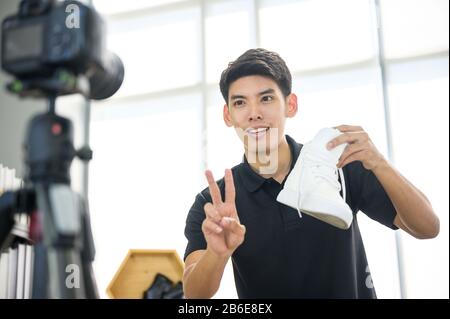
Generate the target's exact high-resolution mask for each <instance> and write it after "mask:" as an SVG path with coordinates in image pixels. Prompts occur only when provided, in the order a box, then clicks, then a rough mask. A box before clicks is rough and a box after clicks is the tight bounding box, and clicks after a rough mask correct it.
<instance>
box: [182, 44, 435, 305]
mask: <svg viewBox="0 0 450 319" xmlns="http://www.w3.org/2000/svg"><path fill="white" fill-rule="evenodd" d="M291 82H292V81H291V74H290V72H289V70H288V68H287V66H286V64H285V62H284V61H283V60H282V59H281V58H280V57H279V56H278V55H277V54H276V53H273V52H269V51H266V50H264V49H252V50H249V51H247V52H245V53H244V54H243V55H242V56H240V57H239V58H238V59H237V60H236V61H234V62H232V63H230V64H229V66H228V68H227V69H226V70H225V71H224V72H223V73H222V78H221V81H220V89H221V92H222V95H223V97H224V99H225V101H226V104H225V105H224V108H223V117H224V121H225V124H226V125H227V126H229V127H234V128H235V129H236V131H237V132H238V134H239V135H240V136H241V137H242V139H243V141H244V152H245V157H244V160H243V162H242V163H240V164H239V165H237V166H235V167H233V168H232V169H231V170H226V172H225V177H224V178H223V179H221V180H219V181H218V182H217V183H216V182H215V180H214V178H213V176H212V174H211V172H210V171H207V172H206V178H207V181H208V184H209V187H208V188H207V189H204V190H203V191H202V192H201V193H199V194H198V195H197V197H196V199H195V202H194V204H193V206H192V208H191V209H190V211H189V214H188V216H187V221H186V228H185V235H186V237H187V239H188V245H187V248H186V252H185V256H184V258H185V265H186V268H185V272H184V278H183V282H184V292H185V296H186V298H210V297H212V296H213V295H214V294H215V293H216V292H217V290H218V288H219V285H220V281H221V278H222V274H223V271H224V268H225V265H226V263H227V261H228V260H229V258H230V257H231V259H232V262H233V270H234V277H235V283H236V288H237V293H238V296H239V297H240V298H376V294H375V290H374V288H373V286H372V285H370V284H369V285H368V284H367V280H366V279H367V278H368V276H369V275H370V273H369V272H368V269H369V268H368V265H367V260H366V255H365V251H364V246H363V242H362V239H361V235H360V232H359V228H358V223H357V220H356V216H355V215H356V213H357V212H358V211H359V210H360V211H362V212H364V213H365V214H367V215H368V216H369V217H371V218H372V219H374V220H376V221H378V222H380V223H382V224H383V225H385V226H387V227H390V228H392V229H398V228H400V229H402V230H404V231H406V232H407V233H409V234H411V235H412V236H414V237H416V238H421V239H424V238H433V237H435V236H437V234H438V233H439V219H438V218H437V216H436V215H435V214H434V212H433V209H432V207H431V205H430V203H429V201H428V200H427V198H426V197H425V195H423V194H422V193H421V192H420V191H419V190H418V189H417V188H416V187H414V186H413V185H412V184H411V183H410V182H408V181H407V180H406V179H405V178H404V177H403V176H402V175H401V174H400V173H399V172H398V171H397V170H396V169H395V168H394V167H393V166H391V165H390V164H389V163H388V162H387V161H386V160H385V159H384V158H383V156H382V155H381V154H380V153H379V152H378V150H377V149H376V147H375V146H374V145H373V143H372V142H371V140H370V137H369V136H368V134H367V133H366V132H364V130H363V129H362V128H361V127H358V126H348V125H341V126H338V127H337V129H338V130H339V131H341V132H342V133H343V134H342V135H340V136H338V137H337V138H335V139H334V140H332V141H330V144H329V148H334V147H336V146H338V145H340V144H343V143H348V146H347V147H346V149H345V151H344V152H343V153H342V156H341V157H340V160H339V162H338V165H337V166H338V167H343V171H344V176H345V183H346V195H347V196H346V199H347V200H346V201H347V204H348V205H349V206H350V207H351V209H352V212H353V216H354V217H353V222H352V224H351V226H350V228H349V229H347V230H342V229H338V228H336V227H333V226H331V225H328V224H327V223H324V222H322V221H320V220H317V219H315V218H313V217H311V216H308V215H306V214H303V216H302V217H301V218H300V216H299V214H298V212H297V211H296V210H295V209H293V208H291V207H288V206H286V205H283V204H281V203H279V202H277V200H276V198H277V195H278V193H279V192H280V191H281V189H282V188H283V185H284V182H285V180H286V178H287V176H288V175H289V172H290V171H291V170H292V168H293V166H294V164H295V162H296V160H297V158H298V156H299V154H300V152H301V148H302V145H301V144H298V143H297V142H295V141H294V140H293V139H292V138H291V137H289V136H287V135H285V134H284V127H285V121H286V119H287V118H292V117H294V116H295V115H296V113H297V97H296V95H295V94H294V93H292V92H291V87H292V84H291ZM269 135H270V137H271V139H270V140H269V138H268V136H269ZM255 141H256V145H260V144H258V143H260V142H261V141H264V142H267V143H264V144H261V145H267V146H265V149H264V151H267V152H269V154H272V156H271V160H274V156H275V161H276V163H277V165H276V167H275V169H274V170H272V171H267V170H263V168H264V166H265V165H266V163H267V161H261V160H260V158H261V154H260V153H261V150H260V149H258V147H253V145H255V143H253V142H255ZM273 154H275V155H273ZM269 156H270V155H269ZM249 158H252V161H249V160H248V159H249Z"/></svg>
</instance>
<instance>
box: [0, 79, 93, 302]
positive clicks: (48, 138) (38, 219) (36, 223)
mask: <svg viewBox="0 0 450 319" xmlns="http://www.w3.org/2000/svg"><path fill="white" fill-rule="evenodd" d="M61 74H64V76H61ZM86 83H87V81H85V79H83V78H76V77H75V76H74V75H73V74H71V73H68V72H66V71H64V70H57V71H56V72H55V73H54V75H53V77H52V78H39V79H29V80H22V81H20V83H18V82H17V80H16V81H15V82H13V83H11V84H10V85H9V86H8V89H9V90H10V91H12V92H14V93H17V94H19V95H21V96H40V97H42V96H44V97H46V98H47V99H48V101H49V103H48V111H47V112H45V113H43V114H39V115H36V116H35V117H33V118H32V120H31V121H30V122H29V124H28V128H27V134H26V141H25V162H26V163H25V164H26V167H27V173H26V177H25V180H24V181H25V186H24V188H23V189H20V190H17V191H10V192H6V193H4V194H3V195H2V196H1V197H0V248H2V249H5V248H7V247H8V245H10V244H11V239H10V237H11V236H10V234H9V232H10V231H11V229H12V228H13V226H14V215H15V214H17V213H22V212H25V213H27V214H28V215H29V216H30V228H29V233H30V239H31V241H32V243H33V244H34V251H35V253H34V263H33V267H34V270H33V283H32V285H33V286H32V298H33V299H42V298H52V299H53V298H55V299H73V298H89V299H92V298H98V292H97V288H96V284H95V280H94V275H93V271H92V262H93V260H94V256H95V248H94V242H93V238H92V232H91V227H90V219H89V212H88V203H87V201H85V200H84V199H83V198H82V197H81V196H80V195H78V194H76V193H75V192H74V191H72V189H71V187H70V174H69V169H70V166H71V163H72V160H73V159H74V158H75V157H78V158H80V159H81V160H83V161H85V162H88V161H89V160H90V159H91V158H92V151H91V150H90V149H89V147H87V146H86V147H83V148H81V149H80V150H78V151H76V150H75V149H74V146H73V125H72V123H71V121H70V120H68V119H66V118H63V117H60V116H58V115H57V114H56V112H55V104H56V98H57V96H58V95H63V94H69V92H70V93H75V92H77V93H82V94H83V95H85V96H88V95H87V89H88V87H86Z"/></svg>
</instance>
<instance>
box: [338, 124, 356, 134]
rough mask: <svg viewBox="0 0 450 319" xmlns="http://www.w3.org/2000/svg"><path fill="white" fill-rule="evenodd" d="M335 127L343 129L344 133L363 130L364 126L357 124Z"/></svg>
mask: <svg viewBox="0 0 450 319" xmlns="http://www.w3.org/2000/svg"><path fill="white" fill-rule="evenodd" d="M334 128H335V129H337V130H339V131H341V132H342V133H345V132H359V131H363V128H362V127H361V126H356V125H339V126H335V127H334Z"/></svg>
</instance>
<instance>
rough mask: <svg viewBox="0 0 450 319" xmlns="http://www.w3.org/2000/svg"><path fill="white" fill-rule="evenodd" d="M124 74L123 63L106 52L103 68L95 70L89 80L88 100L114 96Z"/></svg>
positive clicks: (113, 54) (115, 56)
mask: <svg viewBox="0 0 450 319" xmlns="http://www.w3.org/2000/svg"><path fill="white" fill-rule="evenodd" d="M124 73H125V70H124V67H123V63H122V60H121V59H120V58H119V56H118V55H116V54H115V53H112V52H108V54H107V56H106V57H105V59H104V61H103V68H102V69H97V70H96V72H94V74H93V75H92V76H91V77H90V78H89V82H90V86H91V93H90V98H91V99H94V100H103V99H107V98H109V97H111V96H112V95H114V94H115V93H116V92H117V90H119V88H120V86H121V85H122V82H123V78H124Z"/></svg>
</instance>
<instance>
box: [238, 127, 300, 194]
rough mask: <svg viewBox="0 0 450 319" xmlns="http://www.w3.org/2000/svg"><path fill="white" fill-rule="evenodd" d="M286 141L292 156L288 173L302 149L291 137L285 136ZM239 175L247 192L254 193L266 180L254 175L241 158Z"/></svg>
mask: <svg viewBox="0 0 450 319" xmlns="http://www.w3.org/2000/svg"><path fill="white" fill-rule="evenodd" d="M286 140H287V142H288V145H289V149H290V151H291V155H292V156H293V160H292V162H291V167H290V169H289V173H290V172H291V170H292V168H294V165H295V162H297V158H298V156H299V155H300V150H301V148H302V145H301V144H298V143H297V142H296V141H295V140H294V139H293V138H292V137H290V136H289V135H286ZM239 173H240V175H241V178H242V181H243V184H244V186H245V188H246V189H247V190H248V191H249V192H251V193H252V192H255V191H256V190H258V189H259V188H261V186H262V185H263V184H264V182H265V181H266V180H267V179H266V178H264V177H262V176H261V175H259V174H258V173H256V172H255V171H254V170H253V169H252V168H251V167H250V164H249V163H248V162H247V158H246V157H245V155H244V157H243V161H242V163H241V165H240V169H239Z"/></svg>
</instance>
